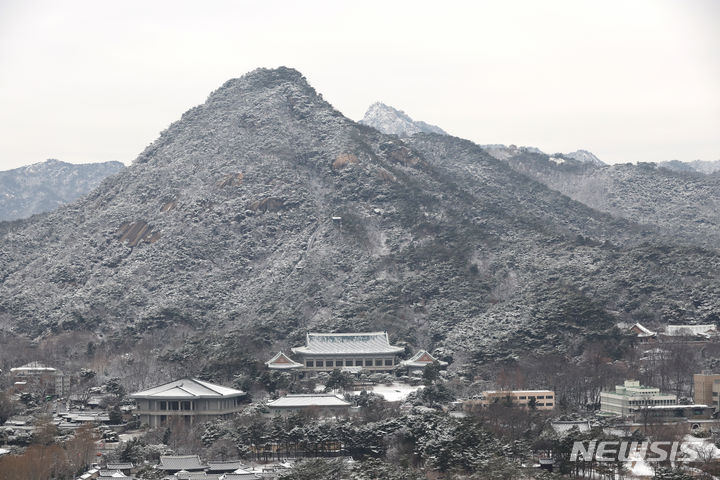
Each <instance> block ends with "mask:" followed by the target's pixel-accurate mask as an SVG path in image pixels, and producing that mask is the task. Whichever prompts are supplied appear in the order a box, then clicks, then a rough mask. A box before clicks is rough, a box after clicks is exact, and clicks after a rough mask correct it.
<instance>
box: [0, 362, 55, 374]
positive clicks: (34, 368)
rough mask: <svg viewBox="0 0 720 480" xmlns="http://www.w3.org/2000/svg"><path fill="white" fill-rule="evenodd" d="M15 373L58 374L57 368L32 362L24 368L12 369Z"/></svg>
mask: <svg viewBox="0 0 720 480" xmlns="http://www.w3.org/2000/svg"><path fill="white" fill-rule="evenodd" d="M10 371H11V372H13V373H22V372H33V373H40V372H48V373H50V372H57V371H58V370H57V368H53V367H48V366H47V365H44V364H42V363H40V362H30V363H28V364H26V365H23V366H22V367H15V368H11V369H10Z"/></svg>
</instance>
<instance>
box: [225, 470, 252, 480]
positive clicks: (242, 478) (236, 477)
mask: <svg viewBox="0 0 720 480" xmlns="http://www.w3.org/2000/svg"><path fill="white" fill-rule="evenodd" d="M259 478H261V477H259V476H258V475H255V474H254V473H252V472H247V471H242V472H233V473H226V474H225V475H224V476H223V477H222V480H255V479H259Z"/></svg>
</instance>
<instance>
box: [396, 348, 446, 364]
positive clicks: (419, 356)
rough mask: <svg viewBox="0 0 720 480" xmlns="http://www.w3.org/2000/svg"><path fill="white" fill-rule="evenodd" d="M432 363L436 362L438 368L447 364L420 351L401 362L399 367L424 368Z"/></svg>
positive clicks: (424, 351)
mask: <svg viewBox="0 0 720 480" xmlns="http://www.w3.org/2000/svg"><path fill="white" fill-rule="evenodd" d="M433 362H438V364H439V365H440V366H443V367H444V366H446V365H447V362H443V361H441V360H438V359H436V358H435V357H433V356H432V355H430V354H429V353H428V352H427V351H426V350H420V351H419V352H417V353H416V354H415V355H413V356H412V357H411V358H409V359H407V360H405V361H403V362H402V363H401V365H403V366H405V367H426V366H428V365H430V364H431V363H433Z"/></svg>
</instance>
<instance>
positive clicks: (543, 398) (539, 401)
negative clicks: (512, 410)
mask: <svg viewBox="0 0 720 480" xmlns="http://www.w3.org/2000/svg"><path fill="white" fill-rule="evenodd" d="M470 404H471V406H472V404H475V405H480V406H483V407H488V406H490V405H493V404H506V405H508V406H515V407H521V408H534V409H537V410H552V409H553V408H555V392H554V391H552V390H486V391H484V392H482V395H481V396H480V398H479V399H478V400H475V401H470Z"/></svg>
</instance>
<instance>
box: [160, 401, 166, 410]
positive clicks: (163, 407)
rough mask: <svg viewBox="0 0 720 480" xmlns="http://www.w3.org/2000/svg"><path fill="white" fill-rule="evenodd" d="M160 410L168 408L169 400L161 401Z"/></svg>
mask: <svg viewBox="0 0 720 480" xmlns="http://www.w3.org/2000/svg"><path fill="white" fill-rule="evenodd" d="M160 410H167V402H163V401H161V402H160Z"/></svg>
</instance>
